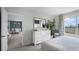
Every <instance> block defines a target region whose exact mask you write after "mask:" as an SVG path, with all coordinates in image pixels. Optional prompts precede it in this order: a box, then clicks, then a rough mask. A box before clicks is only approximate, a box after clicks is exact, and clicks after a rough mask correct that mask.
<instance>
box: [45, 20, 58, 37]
mask: <svg viewBox="0 0 79 59" xmlns="http://www.w3.org/2000/svg"><path fill="white" fill-rule="evenodd" d="M45 27H46V28H47V29H49V30H50V31H51V35H53V37H55V35H54V33H55V30H56V29H55V21H50V20H48V22H47V23H46V24H45Z"/></svg>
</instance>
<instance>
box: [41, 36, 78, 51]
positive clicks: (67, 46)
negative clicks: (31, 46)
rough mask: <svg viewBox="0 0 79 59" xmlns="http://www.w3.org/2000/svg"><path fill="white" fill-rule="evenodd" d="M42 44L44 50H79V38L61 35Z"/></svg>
mask: <svg viewBox="0 0 79 59" xmlns="http://www.w3.org/2000/svg"><path fill="white" fill-rule="evenodd" d="M41 46H42V50H44V51H79V38H76V37H69V36H60V37H57V38H54V39H51V40H47V41H44V42H42V44H41Z"/></svg>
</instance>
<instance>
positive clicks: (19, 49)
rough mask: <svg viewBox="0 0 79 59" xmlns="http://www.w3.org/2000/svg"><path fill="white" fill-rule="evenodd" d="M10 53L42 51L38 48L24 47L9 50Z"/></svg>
mask: <svg viewBox="0 0 79 59" xmlns="http://www.w3.org/2000/svg"><path fill="white" fill-rule="evenodd" d="M8 51H42V50H41V49H40V48H38V47H36V46H24V47H21V48H14V49H9V50H8Z"/></svg>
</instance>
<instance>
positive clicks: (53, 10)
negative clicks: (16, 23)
mask: <svg viewBox="0 0 79 59" xmlns="http://www.w3.org/2000/svg"><path fill="white" fill-rule="evenodd" d="M7 9H8V10H9V9H10V10H11V9H12V10H23V11H26V10H29V11H33V12H37V13H42V14H47V15H52V16H53V15H59V14H64V13H68V12H72V11H75V10H78V9H79V7H7Z"/></svg>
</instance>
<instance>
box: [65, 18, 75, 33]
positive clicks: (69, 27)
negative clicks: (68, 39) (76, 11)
mask: <svg viewBox="0 0 79 59" xmlns="http://www.w3.org/2000/svg"><path fill="white" fill-rule="evenodd" d="M64 26H65V33H70V34H75V32H76V17H69V18H66V19H65V20H64Z"/></svg>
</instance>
